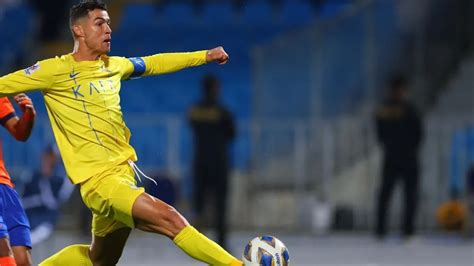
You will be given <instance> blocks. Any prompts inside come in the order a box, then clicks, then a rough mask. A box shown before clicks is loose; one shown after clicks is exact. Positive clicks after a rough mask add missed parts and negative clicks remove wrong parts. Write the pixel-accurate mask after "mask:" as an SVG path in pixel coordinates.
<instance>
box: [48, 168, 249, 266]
mask: <svg viewBox="0 0 474 266" xmlns="http://www.w3.org/2000/svg"><path fill="white" fill-rule="evenodd" d="M81 196H82V198H83V200H84V203H85V204H86V205H87V206H88V207H89V209H91V210H92V212H93V220H92V232H93V234H94V240H93V243H92V245H91V246H90V247H89V246H88V245H73V246H69V247H67V248H65V249H63V250H61V251H60V252H58V253H56V254H55V255H53V256H51V257H50V258H48V259H46V260H45V261H43V262H42V263H40V266H62V265H70V266H73V265H81V266H82V265H96V266H97V265H99V266H103V265H107V266H108V265H115V264H116V262H117V261H118V260H119V258H120V255H121V254H122V251H123V248H124V245H125V242H126V240H127V238H128V235H129V233H130V229H129V228H135V227H137V228H139V229H141V230H143V231H148V232H154V233H159V234H163V235H165V236H168V237H169V238H171V239H172V240H173V241H174V243H175V244H176V245H177V246H178V247H179V248H181V249H182V250H183V251H185V252H186V253H187V254H189V255H190V256H191V257H193V258H195V259H197V260H200V261H202V262H205V263H207V264H210V265H216V266H227V265H242V263H241V262H240V261H239V260H237V259H236V258H234V257H233V256H232V255H230V254H229V253H228V252H227V251H225V250H224V249H222V248H221V247H220V246H219V245H217V244H216V243H214V242H212V241H211V240H209V239H208V238H206V237H205V236H204V235H202V234H200V233H199V232H197V231H196V229H194V228H193V227H191V226H190V225H189V223H188V222H187V221H186V219H185V218H184V217H183V216H182V215H181V214H179V213H178V212H177V211H176V210H175V209H174V208H173V207H171V206H169V205H168V204H166V203H164V202H162V201H161V200H159V199H156V198H154V197H152V196H150V195H148V194H146V193H145V192H144V190H143V188H138V187H136V181H135V179H134V172H133V169H132V168H131V167H130V165H128V164H124V165H120V166H117V167H116V168H113V169H110V170H107V171H106V172H104V173H101V174H98V175H97V176H95V177H93V178H91V179H90V180H88V181H87V182H85V183H82V184H81Z"/></svg>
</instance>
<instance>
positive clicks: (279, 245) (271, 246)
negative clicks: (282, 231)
mask: <svg viewBox="0 0 474 266" xmlns="http://www.w3.org/2000/svg"><path fill="white" fill-rule="evenodd" d="M242 260H243V261H244V265H245V266H288V265H290V253H289V252H288V249H287V248H286V246H285V244H283V242H281V241H280V240H278V239H277V238H276V237H273V236H259V237H256V238H254V239H252V240H251V241H250V242H249V243H248V244H247V245H246V246H245V249H244V253H243V254H242Z"/></svg>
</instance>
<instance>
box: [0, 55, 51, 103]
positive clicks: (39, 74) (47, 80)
mask: <svg viewBox="0 0 474 266" xmlns="http://www.w3.org/2000/svg"><path fill="white" fill-rule="evenodd" d="M57 68H58V64H57V62H55V60H54V59H48V60H44V61H40V62H37V63H36V64H34V65H32V66H30V67H28V68H25V69H23V70H18V71H16V72H13V73H11V74H8V75H6V76H3V77H0V96H5V95H11V94H18V93H22V92H27V91H32V90H43V89H49V88H51V87H52V86H53V83H54V77H55V74H56V73H57V71H56V70H57Z"/></svg>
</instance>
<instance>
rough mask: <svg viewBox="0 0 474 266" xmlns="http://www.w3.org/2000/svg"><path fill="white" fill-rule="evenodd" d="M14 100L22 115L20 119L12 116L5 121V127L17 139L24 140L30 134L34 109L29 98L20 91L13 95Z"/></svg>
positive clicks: (33, 119)
mask: <svg viewBox="0 0 474 266" xmlns="http://www.w3.org/2000/svg"><path fill="white" fill-rule="evenodd" d="M13 99H14V100H15V102H16V103H17V104H18V106H20V109H21V111H22V112H23V115H22V116H21V118H20V119H18V117H16V116H14V117H12V118H11V119H9V120H8V121H6V123H5V128H6V129H7V130H8V132H10V134H11V135H12V136H13V137H14V138H15V139H16V140H18V141H26V140H27V139H28V138H29V137H30V134H31V130H32V129H33V124H34V121H35V117H36V111H35V108H34V106H33V102H32V101H31V99H30V98H29V97H28V96H26V95H25V94H23V93H21V94H18V95H15V97H13Z"/></svg>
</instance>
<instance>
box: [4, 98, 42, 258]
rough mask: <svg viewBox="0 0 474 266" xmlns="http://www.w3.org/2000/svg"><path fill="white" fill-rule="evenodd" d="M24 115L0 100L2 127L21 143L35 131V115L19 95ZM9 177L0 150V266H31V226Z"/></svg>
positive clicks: (6, 100)
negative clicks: (19, 115) (19, 116)
mask: <svg viewBox="0 0 474 266" xmlns="http://www.w3.org/2000/svg"><path fill="white" fill-rule="evenodd" d="M13 99H14V100H15V102H16V103H17V104H18V105H19V106H20V109H21V110H22V112H23V115H22V116H21V118H18V117H17V116H16V114H15V109H13V106H12V104H11V103H10V100H8V98H7V97H2V98H0V123H1V124H2V126H4V127H5V129H6V130H8V132H9V133H10V134H11V135H12V136H13V137H14V138H15V139H16V140H18V141H26V140H27V139H28V137H29V136H30V133H31V129H32V128H33V124H34V120H35V116H36V111H35V109H34V107H33V103H32V102H31V100H30V98H28V96H26V95H25V94H18V95H16V96H15V97H14V98H13ZM13 188H14V185H13V183H12V180H11V178H10V175H9V174H8V172H7V170H6V168H5V164H4V162H3V156H2V152H1V149H0V265H2V266H13V265H22V266H28V265H31V255H30V249H31V239H30V224H29V222H28V218H27V217H26V213H25V210H24V209H23V206H22V205H21V202H20V199H19V197H18V194H17V193H16V191H15V190H14V189H13Z"/></svg>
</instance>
